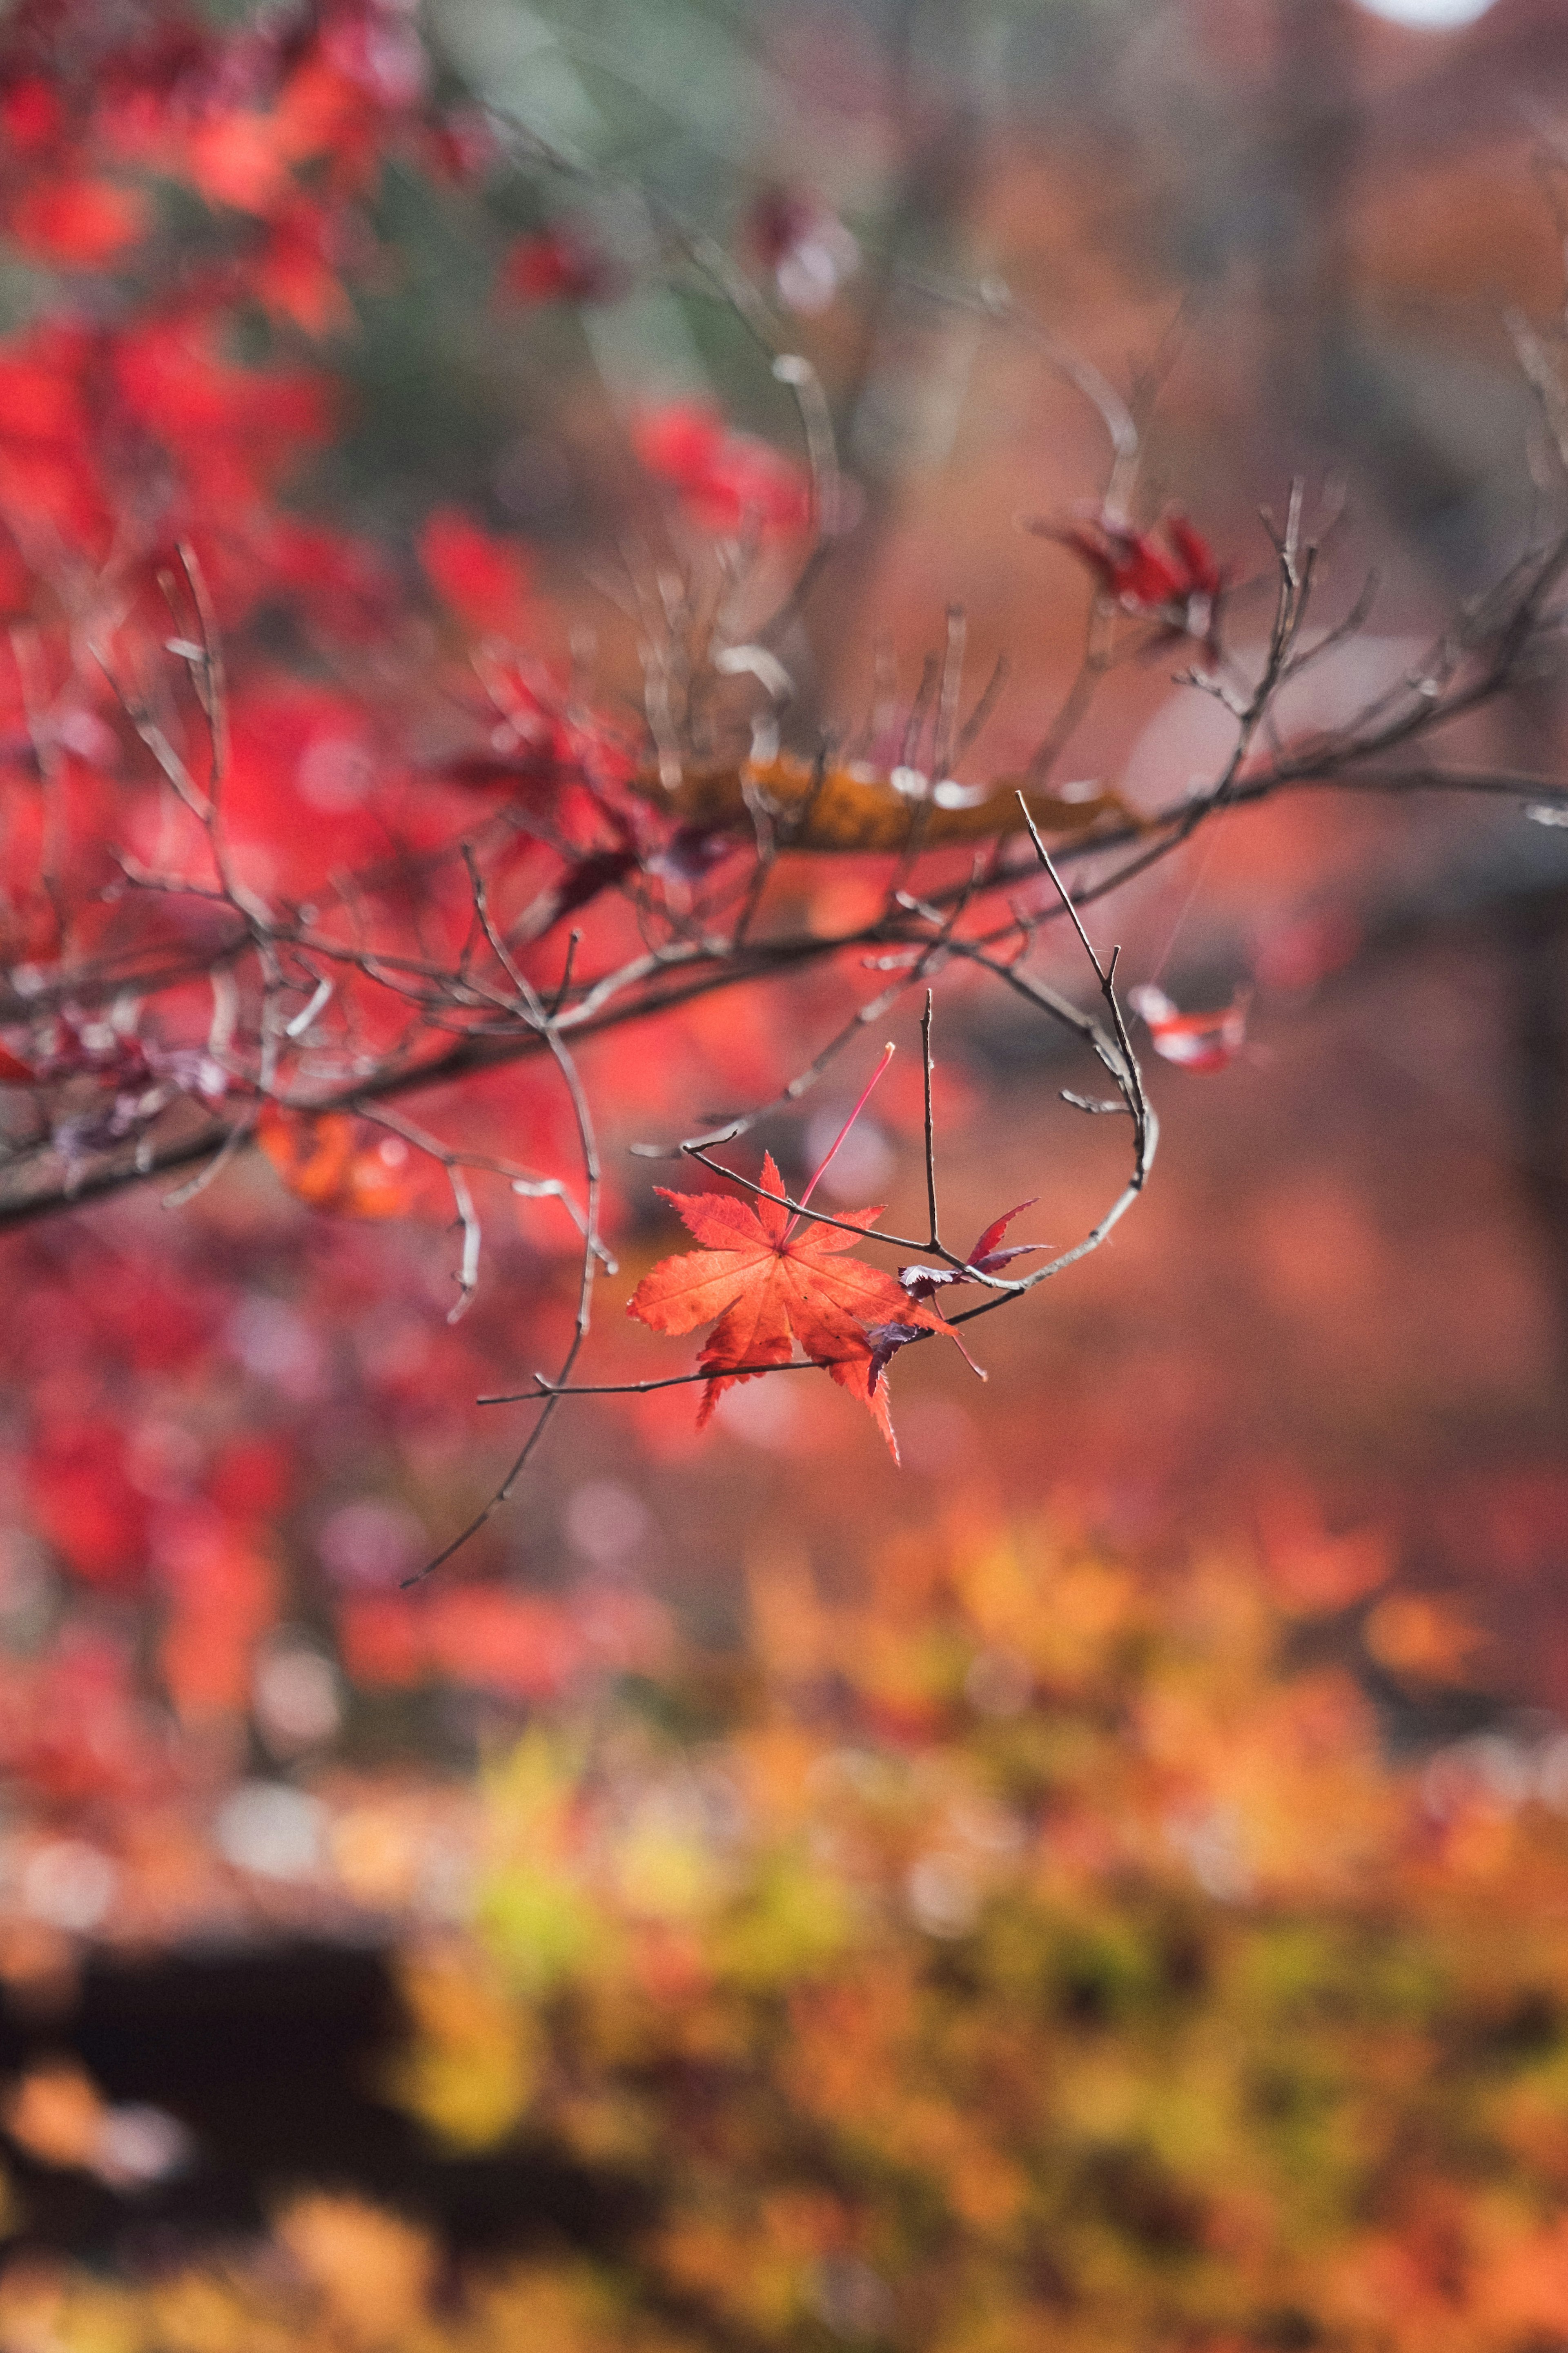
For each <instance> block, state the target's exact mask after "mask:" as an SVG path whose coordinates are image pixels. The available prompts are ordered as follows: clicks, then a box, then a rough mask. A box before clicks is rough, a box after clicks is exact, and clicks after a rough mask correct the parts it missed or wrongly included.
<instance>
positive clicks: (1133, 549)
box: [1030, 511, 1225, 645]
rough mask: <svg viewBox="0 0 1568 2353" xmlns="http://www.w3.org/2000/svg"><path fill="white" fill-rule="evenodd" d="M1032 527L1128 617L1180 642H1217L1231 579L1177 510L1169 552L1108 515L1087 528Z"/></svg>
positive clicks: (1169, 524) (1169, 522)
mask: <svg viewBox="0 0 1568 2353" xmlns="http://www.w3.org/2000/svg"><path fill="white" fill-rule="evenodd" d="M1030 527H1031V529H1033V530H1035V531H1037V532H1039V533H1041V535H1042V536H1043V537H1045V538H1047V539H1057V540H1059V541H1060V542H1061V543H1062V545H1063V546H1064V547H1070V548H1071V550H1072V552H1073V554H1075V555H1076V556H1077V557H1078V558H1079V562H1080V563H1082V564H1085V565H1088V566H1089V571H1090V572H1092V573H1093V575H1094V576H1095V579H1096V580H1097V581H1098V582H1099V584H1100V593H1101V595H1102V596H1105V597H1107V598H1108V599H1109V600H1110V603H1112V604H1114V605H1117V606H1119V607H1121V611H1122V612H1124V613H1131V614H1135V615H1137V616H1138V617H1140V618H1141V619H1149V620H1156V621H1159V622H1162V623H1163V626H1164V628H1165V629H1166V630H1167V631H1168V632H1169V633H1170V634H1171V635H1172V636H1173V637H1185V638H1197V639H1198V640H1199V641H1200V642H1201V643H1204V644H1205V645H1208V644H1212V643H1213V642H1214V637H1215V627H1216V625H1217V622H1218V618H1219V601H1220V596H1221V594H1222V592H1223V590H1224V587H1225V575H1224V573H1223V572H1222V570H1221V569H1220V566H1219V565H1218V563H1217V562H1216V561H1215V554H1214V551H1213V549H1212V548H1211V547H1210V546H1209V544H1208V542H1207V541H1206V540H1205V539H1204V538H1203V537H1202V535H1201V534H1200V533H1198V532H1196V531H1195V530H1194V528H1193V525H1192V524H1191V523H1190V522H1188V521H1187V519H1186V517H1185V516H1184V515H1183V514H1180V513H1177V512H1174V511H1173V512H1171V513H1169V514H1167V515H1166V516H1165V517H1164V518H1163V522H1162V524H1161V526H1160V528H1161V529H1162V530H1163V533H1164V535H1165V540H1166V544H1165V545H1164V546H1162V545H1161V543H1160V541H1159V539H1158V538H1157V537H1156V536H1155V533H1153V532H1152V531H1139V530H1138V529H1137V528H1136V527H1135V526H1134V525H1133V524H1131V523H1130V522H1127V521H1126V519H1125V518H1124V517H1123V516H1121V515H1117V514H1111V513H1110V512H1100V513H1099V514H1096V515H1092V516H1090V517H1089V518H1088V519H1087V520H1086V521H1085V522H1078V523H1068V524H1054V523H1036V524H1033V525H1031V526H1030Z"/></svg>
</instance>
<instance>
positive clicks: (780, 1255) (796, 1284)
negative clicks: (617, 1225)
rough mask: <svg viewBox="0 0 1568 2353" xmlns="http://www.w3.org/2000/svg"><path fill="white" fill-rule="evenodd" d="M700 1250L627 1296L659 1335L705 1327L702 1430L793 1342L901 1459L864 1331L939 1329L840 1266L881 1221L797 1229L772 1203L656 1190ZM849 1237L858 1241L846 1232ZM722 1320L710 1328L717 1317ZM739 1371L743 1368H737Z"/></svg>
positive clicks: (874, 1274) (884, 1278) (768, 1174)
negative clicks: (861, 1235)
mask: <svg viewBox="0 0 1568 2353" xmlns="http://www.w3.org/2000/svg"><path fill="white" fill-rule="evenodd" d="M658 1190H659V1192H660V1193H662V1194H663V1195H664V1198H665V1199H666V1200H667V1201H668V1203H669V1205H670V1207H671V1208H673V1209H674V1210H675V1211H676V1212H677V1214H678V1215H679V1217H680V1219H682V1220H683V1222H684V1223H685V1224H686V1226H687V1227H688V1228H689V1230H690V1231H691V1232H692V1233H693V1234H694V1235H695V1236H696V1238H697V1240H699V1241H700V1242H702V1243H705V1244H706V1245H707V1247H706V1248H705V1249H702V1250H688V1251H687V1252H685V1254H684V1255H683V1256H679V1257H676V1258H667V1259H661V1260H660V1261H659V1262H658V1265H657V1266H656V1267H655V1268H654V1269H653V1270H652V1271H651V1272H650V1273H648V1274H646V1275H644V1277H643V1279H642V1281H641V1282H639V1283H638V1285H637V1289H636V1291H635V1292H634V1293H632V1296H631V1300H630V1303H629V1304H628V1306H627V1309H626V1313H627V1314H629V1315H635V1316H637V1318H638V1320H639V1322H641V1323H644V1324H649V1325H651V1326H652V1328H653V1330H654V1331H656V1332H666V1333H670V1334H677V1333H681V1332H693V1331H695V1330H696V1328H697V1326H698V1325H699V1324H712V1325H713V1329H712V1331H711V1332H710V1334H709V1335H708V1338H707V1340H706V1341H705V1343H704V1344H703V1347H702V1353H701V1355H700V1358H699V1360H698V1361H699V1362H700V1364H702V1365H703V1366H707V1367H708V1368H709V1370H710V1375H711V1377H710V1380H709V1382H708V1385H707V1387H706V1388H705V1389H704V1391H703V1396H702V1406H701V1410H700V1412H699V1414H698V1417H697V1426H698V1428H699V1429H701V1428H702V1426H703V1424H704V1423H705V1422H706V1421H707V1419H708V1418H709V1416H710V1414H711V1412H712V1410H713V1408H714V1406H715V1405H716V1404H717V1402H718V1400H719V1398H720V1397H721V1394H722V1393H723V1391H724V1390H725V1389H727V1388H734V1386H735V1385H736V1383H737V1382H738V1381H742V1380H749V1379H751V1378H752V1377H753V1375H754V1374H755V1373H759V1372H762V1371H763V1370H764V1369H765V1368H766V1367H767V1366H772V1365H787V1364H788V1363H789V1362H790V1360H791V1358H792V1356H793V1355H794V1353H795V1347H794V1344H795V1341H796V1340H798V1341H799V1343H800V1345H801V1346H802V1348H803V1349H804V1350H805V1354H806V1355H807V1356H809V1357H810V1358H811V1359H812V1361H813V1363H815V1364H818V1365H821V1366H824V1367H825V1368H826V1371H828V1372H830V1373H831V1374H832V1376H833V1377H834V1379H835V1380H836V1381H837V1383H838V1386H839V1388H844V1389H847V1390H848V1391H849V1392H850V1394H851V1395H852V1396H855V1397H858V1398H860V1399H861V1401H862V1403H863V1404H864V1405H865V1406H866V1407H867V1408H868V1410H869V1412H870V1414H871V1417H872V1419H873V1420H874V1421H875V1422H876V1424H877V1427H878V1428H879V1430H880V1431H881V1433H882V1435H883V1437H884V1438H885V1439H886V1440H887V1441H888V1444H889V1448H890V1449H891V1450H892V1455H893V1460H894V1461H898V1459H899V1447H898V1440H896V1438H895V1437H894V1435H893V1426H892V1423H891V1421H890V1419H889V1414H888V1392H887V1384H886V1382H879V1383H878V1385H877V1388H876V1389H875V1391H873V1390H872V1388H871V1379H870V1375H871V1342H870V1340H869V1339H868V1336H867V1333H866V1326H867V1325H868V1324H888V1323H894V1322H897V1323H900V1324H918V1325H919V1326H920V1327H921V1330H922V1331H927V1332H945V1331H947V1330H948V1328H949V1327H948V1325H947V1324H946V1322H945V1320H944V1319H943V1318H942V1316H941V1315H939V1314H937V1313H936V1311H935V1309H934V1308H931V1307H928V1306H926V1305H924V1304H923V1303H921V1302H920V1301H918V1300H912V1299H910V1296H909V1293H907V1292H906V1291H904V1290H903V1289H902V1288H901V1287H900V1284H899V1283H898V1282H896V1281H895V1280H894V1278H893V1276H892V1275H890V1274H884V1273H883V1271H882V1270H881V1269H880V1268H879V1267H875V1266H868V1265H867V1264H866V1262H865V1261H864V1260H862V1259H852V1258H846V1257H845V1255H844V1253H845V1252H846V1251H847V1250H852V1249H853V1248H854V1246H855V1240H856V1232H865V1231H866V1230H868V1229H869V1228H870V1226H871V1225H872V1224H873V1223H874V1222H875V1220H876V1219H878V1218H879V1217H880V1216H881V1214H882V1212H881V1208H880V1206H879V1207H877V1208H873V1209H856V1210H852V1211H850V1212H848V1213H847V1215H846V1216H845V1217H844V1218H843V1219H841V1220H840V1221H839V1223H838V1224H837V1225H831V1226H829V1225H821V1224H816V1223H811V1224H807V1225H805V1226H804V1227H800V1229H799V1230H795V1229H796V1228H797V1226H799V1219H798V1214H796V1215H794V1216H792V1214H791V1213H790V1211H789V1210H787V1209H786V1208H784V1206H783V1204H782V1203H781V1202H779V1201H777V1200H771V1201H770V1200H764V1199H762V1198H759V1199H758V1200H757V1202H756V1204H755V1206H754V1207H753V1205H752V1203H751V1202H750V1201H742V1200H737V1198H735V1196H734V1195H733V1194H732V1193H671V1192H669V1191H668V1190H667V1189H666V1187H664V1186H662V1185H661V1186H660V1187H658ZM783 1191H784V1185H783V1183H782V1181H781V1179H780V1176H779V1172H778V1170H777V1168H776V1167H775V1166H774V1165H773V1155H772V1154H771V1153H770V1154H768V1155H766V1156H765V1157H764V1159H763V1192H764V1193H773V1194H779V1193H782V1192H783ZM851 1227H852V1228H854V1229H856V1232H850V1231H847V1230H846V1229H847V1228H851ZM715 1319H717V1320H715ZM741 1366H745V1367H746V1369H745V1370H744V1371H742V1370H740V1369H739V1367H741Z"/></svg>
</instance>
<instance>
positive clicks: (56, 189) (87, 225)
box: [7, 179, 148, 269]
mask: <svg viewBox="0 0 1568 2353" xmlns="http://www.w3.org/2000/svg"><path fill="white" fill-rule="evenodd" d="M147 217H148V206H147V202H146V199H145V197H143V196H142V195H138V194H137V192H136V191H135V189H133V188H121V187H118V186H116V185H114V184H113V183H112V182H111V181H109V180H89V179H63V180H54V181H42V182H38V183H37V184H36V185H33V186H31V187H28V188H25V189H24V190H23V192H22V194H21V195H20V196H19V197H18V198H17V200H16V204H15V205H13V206H12V207H11V213H10V218H9V221H8V223H7V227H8V228H9V231H10V234H11V236H12V237H14V238H15V239H16V243H17V244H18V245H19V246H21V247H23V248H24V249H25V250H26V251H27V252H29V253H36V254H37V255H38V256H39V257H40V259H43V260H46V261H52V262H54V263H55V264H56V265H57V267H58V268H60V269H102V268H103V266H104V265H105V263H106V262H110V261H112V260H113V259H114V258H115V256H116V255H117V254H119V253H122V252H123V251H124V249H125V248H126V247H127V246H128V245H134V244H135V242H136V240H137V238H138V237H141V235H142V231H143V230H144V229H145V227H146V226H147Z"/></svg>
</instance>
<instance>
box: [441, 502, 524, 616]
mask: <svg viewBox="0 0 1568 2353" xmlns="http://www.w3.org/2000/svg"><path fill="white" fill-rule="evenodd" d="M419 561H420V563H421V564H422V565H424V567H425V571H426V576H427V578H428V579H429V581H430V584H431V586H433V587H434V588H435V589H437V592H438V593H439V595H440V596H441V598H442V601H443V602H444V603H445V604H447V605H449V606H450V607H451V608H452V610H453V612H454V613H456V614H457V616H458V619H459V620H460V621H461V622H462V623H463V625H464V627H465V628H469V629H472V630H474V631H476V632H477V633H479V635H482V636H486V637H498V638H511V639H512V640H514V641H516V640H520V639H522V638H527V637H528V636H529V635H530V634H531V622H532V618H533V608H532V600H531V589H530V583H529V573H528V559H527V558H526V556H525V555H524V554H523V553H522V550H521V547H519V546H518V545H517V544H516V543H515V542H513V541H510V540H505V539H499V538H497V537H496V536H495V535H494V533H490V532H488V531H481V530H480V528H479V524H478V523H476V522H470V520H469V518H468V516H467V515H466V514H464V513H463V512H461V510H460V509H459V508H457V507H437V509H436V511H435V512H434V513H433V514H431V515H430V516H429V517H428V518H427V520H426V524H425V528H424V530H423V531H422V532H421V533H420V534H419Z"/></svg>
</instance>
